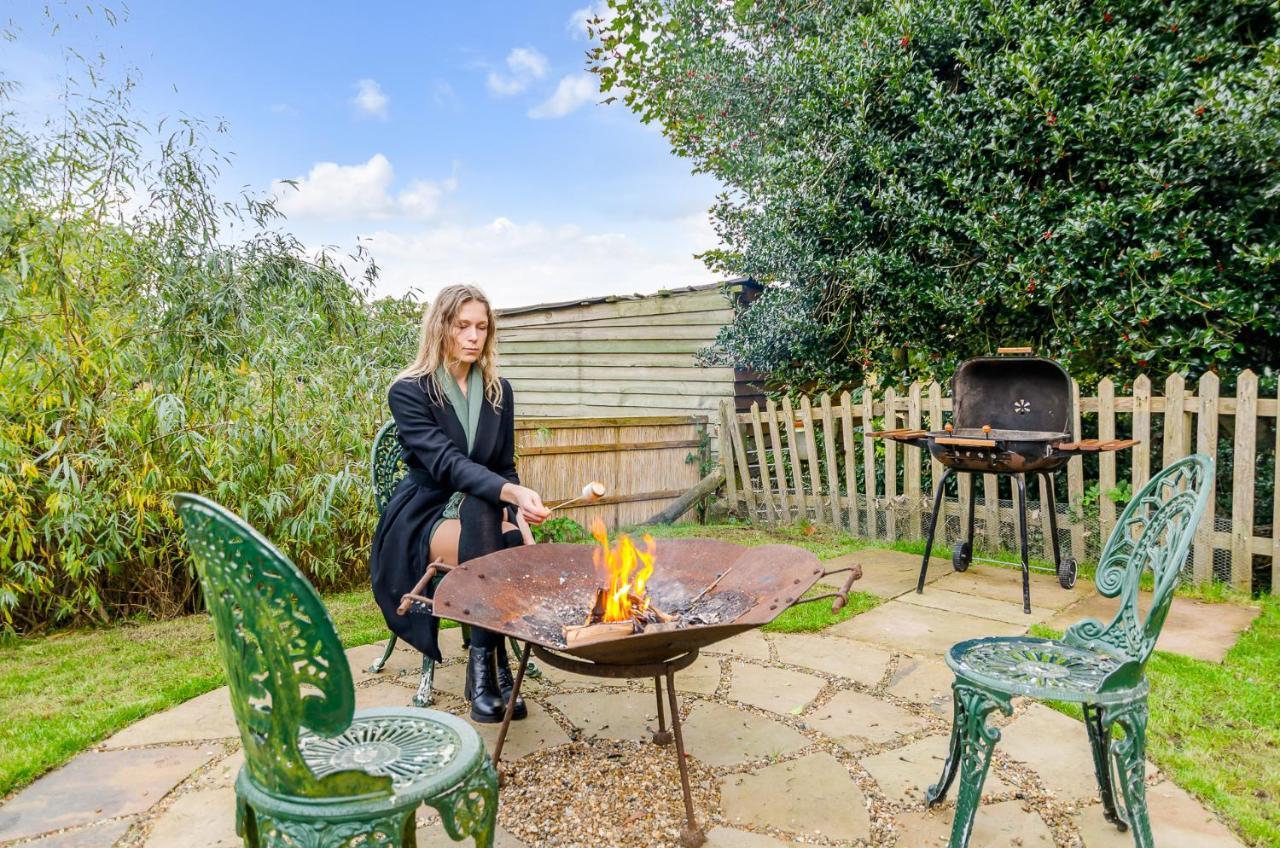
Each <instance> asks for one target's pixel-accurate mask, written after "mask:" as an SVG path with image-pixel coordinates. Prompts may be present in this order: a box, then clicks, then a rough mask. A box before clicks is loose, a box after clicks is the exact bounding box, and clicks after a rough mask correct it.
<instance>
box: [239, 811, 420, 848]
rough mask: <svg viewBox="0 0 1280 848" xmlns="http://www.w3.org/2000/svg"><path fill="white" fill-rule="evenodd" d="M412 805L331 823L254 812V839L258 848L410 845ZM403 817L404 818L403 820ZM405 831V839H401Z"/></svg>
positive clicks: (413, 834)
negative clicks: (256, 830)
mask: <svg viewBox="0 0 1280 848" xmlns="http://www.w3.org/2000/svg"><path fill="white" fill-rule="evenodd" d="M416 812H417V810H416V808H412V807H411V808H409V809H407V810H406V809H404V808H403V807H402V808H400V809H398V810H389V811H387V812H384V813H379V814H376V815H373V816H371V817H370V818H366V819H358V820H356V821H342V822H334V821H327V820H325V819H323V818H314V819H290V818H284V817H281V816H275V815H267V814H265V813H259V814H258V833H259V837H260V838H259V840H258V842H257V844H258V845H260V846H261V848H296V847H297V846H299V845H324V846H331V848H350V846H356V845H360V846H365V845H378V846H385V848H414V846H416V844H417V829H416V825H415V823H414V818H415V815H414V814H415V813H416ZM406 818H407V821H406ZM406 834H407V835H408V838H409V840H411V841H405V839H406Z"/></svg>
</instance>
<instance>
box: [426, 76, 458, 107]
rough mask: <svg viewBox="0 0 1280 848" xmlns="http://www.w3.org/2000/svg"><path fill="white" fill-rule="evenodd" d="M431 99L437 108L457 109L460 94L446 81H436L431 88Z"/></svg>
mask: <svg viewBox="0 0 1280 848" xmlns="http://www.w3.org/2000/svg"><path fill="white" fill-rule="evenodd" d="M431 99H432V101H433V102H434V103H435V104H436V105H437V106H442V107H449V108H455V109H456V108H457V106H458V93H457V92H456V91H454V90H453V86H451V85H449V83H448V82H446V81H445V80H436V81H435V84H434V85H433V86H432V87H431Z"/></svg>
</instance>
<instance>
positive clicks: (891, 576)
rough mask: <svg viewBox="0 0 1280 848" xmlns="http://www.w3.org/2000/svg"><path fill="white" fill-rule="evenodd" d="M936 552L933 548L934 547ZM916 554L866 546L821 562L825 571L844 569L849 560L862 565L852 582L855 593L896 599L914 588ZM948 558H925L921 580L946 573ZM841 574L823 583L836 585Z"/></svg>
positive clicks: (949, 567)
mask: <svg viewBox="0 0 1280 848" xmlns="http://www.w3.org/2000/svg"><path fill="white" fill-rule="evenodd" d="M935 551H936V549H935ZM920 559H921V557H920V555H919V554H908V553H903V552H902V551H891V550H888V549H885V548H867V549H866V550H861V551H855V552H853V553H851V554H845V555H844V556H841V557H836V558H835V559H829V560H825V561H823V563H822V565H823V567H824V568H825V569H826V570H827V571H831V570H832V569H836V568H844V567H845V566H847V565H850V564H851V563H856V564H858V565H860V566H861V567H862V577H861V578H860V579H859V580H858V581H857V582H855V583H854V584H853V588H854V589H855V590H857V591H859V592H867V593H869V594H872V595H875V596H877V597H879V598H896V597H897V596H898V595H901V594H902V593H903V592H907V591H914V590H915V588H916V581H917V580H918V579H919V577H920ZM951 571H952V569H951V559H950V558H949V557H948V558H946V559H944V558H942V557H938V556H932V557H929V575H928V577H926V578H925V582H926V584H927V583H932V582H933V581H934V580H937V579H938V578H939V577H942V576H944V575H946V574H950V573H951ZM842 580H843V575H835V574H833V575H832V576H831V577H828V578H826V579H825V580H824V581H823V585H833V586H834V587H835V588H839V583H840V582H841V581H842Z"/></svg>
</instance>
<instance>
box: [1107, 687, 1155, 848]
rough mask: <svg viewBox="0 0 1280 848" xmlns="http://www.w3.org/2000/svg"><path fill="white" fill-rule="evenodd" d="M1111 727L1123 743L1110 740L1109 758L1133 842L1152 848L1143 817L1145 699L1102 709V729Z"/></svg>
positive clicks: (1148, 819) (1145, 748) (1148, 829)
mask: <svg viewBox="0 0 1280 848" xmlns="http://www.w3.org/2000/svg"><path fill="white" fill-rule="evenodd" d="M1112 724H1118V725H1120V729H1121V730H1123V731H1124V738H1123V739H1112V740H1110V742H1111V757H1112V759H1113V761H1114V762H1115V767H1116V778H1117V780H1119V782H1120V794H1121V795H1123V796H1124V806H1125V814H1126V815H1125V817H1126V818H1127V819H1128V820H1129V827H1130V829H1132V830H1133V842H1134V844H1135V845H1136V846H1137V848H1154V845H1155V843H1154V842H1153V841H1152V839H1151V820H1150V817H1149V816H1148V815H1147V783H1146V780H1147V699H1146V698H1140V699H1138V700H1136V701H1130V702H1129V703H1127V704H1117V705H1115V706H1109V707H1103V709H1102V725H1103V726H1104V727H1107V728H1109V727H1110V726H1111V725H1112ZM1108 735H1109V734H1108Z"/></svg>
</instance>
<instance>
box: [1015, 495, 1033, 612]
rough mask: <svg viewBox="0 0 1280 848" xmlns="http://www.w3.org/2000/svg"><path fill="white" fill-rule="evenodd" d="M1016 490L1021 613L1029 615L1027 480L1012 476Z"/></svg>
mask: <svg viewBox="0 0 1280 848" xmlns="http://www.w3.org/2000/svg"><path fill="white" fill-rule="evenodd" d="M1013 482H1014V483H1015V484H1016V486H1017V489H1018V519H1019V522H1018V543H1019V545H1021V552H1022V611H1023V612H1024V613H1026V614H1027V615H1030V614H1031V563H1030V562H1029V561H1028V560H1027V478H1026V475H1024V474H1015V475H1013Z"/></svg>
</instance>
